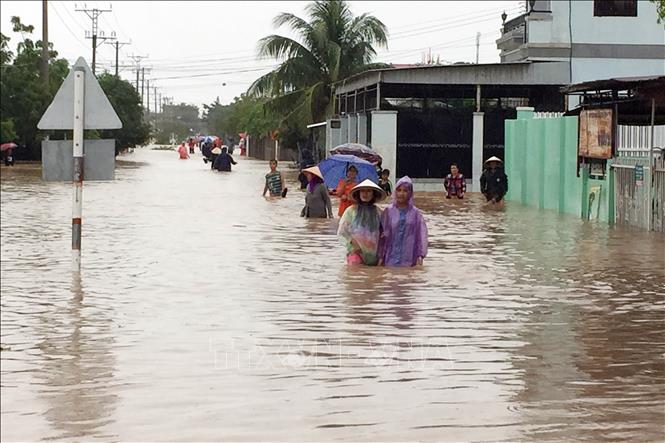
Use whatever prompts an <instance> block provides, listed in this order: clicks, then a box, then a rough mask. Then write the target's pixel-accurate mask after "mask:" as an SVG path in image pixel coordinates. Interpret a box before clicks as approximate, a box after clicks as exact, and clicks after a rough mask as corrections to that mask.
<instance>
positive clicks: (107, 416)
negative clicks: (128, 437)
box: [34, 273, 117, 439]
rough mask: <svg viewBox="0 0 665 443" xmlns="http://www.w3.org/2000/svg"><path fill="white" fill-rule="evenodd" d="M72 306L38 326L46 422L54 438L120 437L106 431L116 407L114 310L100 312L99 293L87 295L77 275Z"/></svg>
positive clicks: (38, 379)
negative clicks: (113, 350) (49, 425)
mask: <svg viewBox="0 0 665 443" xmlns="http://www.w3.org/2000/svg"><path fill="white" fill-rule="evenodd" d="M71 295H72V297H71V299H70V300H69V302H68V303H67V305H64V306H61V307H58V308H56V309H54V310H52V311H48V312H45V314H46V315H41V316H40V317H39V322H38V323H37V324H36V326H35V330H36V333H37V335H38V336H42V337H43V339H42V340H41V341H40V342H39V344H38V347H39V349H40V350H41V352H42V365H43V367H42V370H40V371H39V372H38V373H37V374H36V376H35V378H36V380H35V382H34V383H35V384H36V385H38V392H39V394H40V396H41V397H42V398H43V399H44V400H45V402H46V404H47V408H46V410H45V411H44V415H45V417H46V419H47V420H48V421H49V422H50V423H51V425H52V426H53V428H54V429H55V430H57V434H56V435H54V438H57V439H77V438H84V437H85V438H91V437H95V438H106V439H113V438H115V437H117V436H116V435H113V434H108V433H106V432H104V431H103V428H104V427H105V426H106V425H108V424H110V423H112V422H113V419H112V416H113V412H114V410H115V407H116V403H117V395H116V393H115V383H114V380H113V373H114V367H115V356H114V355H113V353H112V352H111V348H112V346H113V343H114V337H113V335H114V331H113V323H112V321H111V319H110V316H111V315H112V312H108V307H106V308H103V309H99V307H98V305H97V304H98V303H99V300H95V296H96V295H97V294H87V295H86V291H85V289H84V288H83V286H82V283H81V275H80V274H79V273H74V274H73V276H72V284H71Z"/></svg>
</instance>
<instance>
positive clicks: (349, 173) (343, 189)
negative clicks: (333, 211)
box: [335, 165, 358, 217]
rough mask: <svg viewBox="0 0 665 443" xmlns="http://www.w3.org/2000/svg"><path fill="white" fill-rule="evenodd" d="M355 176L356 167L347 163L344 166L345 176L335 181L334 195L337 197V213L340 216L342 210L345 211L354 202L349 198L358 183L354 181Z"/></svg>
mask: <svg viewBox="0 0 665 443" xmlns="http://www.w3.org/2000/svg"><path fill="white" fill-rule="evenodd" d="M357 176H358V168H356V167H355V166H354V165H349V166H348V167H347V168H346V177H345V178H343V179H341V180H340V181H339V183H337V190H336V191H335V195H337V196H338V197H339V211H337V215H339V216H340V217H341V216H342V215H344V211H346V209H347V208H349V207H350V206H352V205H353V203H354V202H353V200H352V199H351V198H350V193H351V191H352V190H353V189H354V187H355V186H356V185H357V184H358V182H357V181H356V177H357Z"/></svg>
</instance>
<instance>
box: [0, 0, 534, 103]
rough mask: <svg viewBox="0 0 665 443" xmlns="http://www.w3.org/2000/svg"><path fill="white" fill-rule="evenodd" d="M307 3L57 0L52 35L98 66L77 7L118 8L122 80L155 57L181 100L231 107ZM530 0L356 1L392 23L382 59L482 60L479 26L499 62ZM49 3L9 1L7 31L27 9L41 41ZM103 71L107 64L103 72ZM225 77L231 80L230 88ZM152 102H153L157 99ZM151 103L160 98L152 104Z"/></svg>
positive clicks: (104, 49) (165, 82)
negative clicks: (136, 59)
mask: <svg viewBox="0 0 665 443" xmlns="http://www.w3.org/2000/svg"><path fill="white" fill-rule="evenodd" d="M307 3H308V2H302V1H282V2H278V1H275V2H212V1H210V2H184V1H180V2H176V1H174V2H141V1H114V2H96V1H82V2H78V1H77V2H69V1H67V2H65V1H52V0H49V2H48V4H49V40H50V41H51V42H53V43H54V45H55V49H56V50H57V51H58V52H59V53H60V56H61V57H65V58H67V59H68V60H69V61H70V63H71V62H73V61H74V60H75V59H76V58H77V57H79V56H83V57H85V59H86V60H87V61H88V63H90V62H91V59H92V54H91V40H90V39H86V38H85V31H86V30H90V29H91V20H90V18H88V16H87V15H85V14H84V13H83V12H76V11H75V5H76V6H78V8H83V6H84V4H85V5H86V6H87V8H88V9H92V8H93V7H97V8H99V9H109V5H112V12H105V13H103V14H102V15H101V16H100V20H99V30H100V31H104V33H105V35H107V36H108V35H110V34H111V32H112V31H114V32H115V33H116V35H117V37H118V38H119V40H120V41H122V42H128V41H130V39H131V41H132V44H131V45H127V46H125V47H123V48H122V49H121V50H120V65H121V66H123V65H126V66H128V67H125V68H122V70H121V76H122V77H123V78H125V79H127V80H131V81H132V82H134V81H135V78H136V77H135V73H134V71H133V69H134V68H132V67H129V65H131V64H132V63H133V62H132V60H131V59H130V58H129V56H130V55H132V54H135V55H148V56H149V57H148V58H147V59H145V60H144V61H143V62H142V66H145V67H146V69H147V68H150V71H149V72H147V73H146V79H150V83H151V84H156V85H157V86H158V87H159V88H160V92H162V93H163V94H164V95H165V96H171V97H173V100H174V101H175V102H178V103H179V102H186V103H191V104H195V105H197V106H201V104H203V103H210V102H212V101H214V100H215V97H217V96H219V99H220V101H221V102H222V103H228V102H230V101H232V100H233V98H234V97H235V96H238V95H240V94H241V93H242V92H244V91H245V90H246V89H247V87H248V86H249V84H250V83H251V82H252V81H253V80H254V79H256V78H257V77H259V76H260V75H262V74H263V73H265V72H268V70H269V69H270V67H271V66H274V65H275V64H276V62H275V61H273V60H257V58H256V44H257V42H258V40H259V39H260V38H262V37H265V36H266V35H269V34H273V33H279V34H282V35H289V34H288V32H287V29H286V28H281V29H279V30H276V29H275V28H274V27H273V26H272V19H273V18H274V17H275V16H276V15H277V14H279V13H280V12H291V13H294V14H296V15H299V16H301V17H303V18H305V17H306V16H305V14H304V7H305V5H307ZM523 4H524V2H523V1H517V0H511V1H439V2H427V1H426V2H420V1H408V2H406V1H403V2H398V1H394V2H390V1H351V2H350V5H351V9H352V11H353V13H354V14H362V13H365V12H368V13H371V14H373V15H375V16H376V17H378V18H379V19H380V20H382V21H383V22H384V23H385V24H386V26H387V27H388V31H389V33H390V40H389V45H388V50H385V49H379V50H378V52H379V57H378V60H379V61H384V62H392V63H419V62H421V61H422V59H423V56H424V54H425V53H426V52H427V51H428V48H431V52H432V55H433V58H435V59H436V57H437V56H439V57H440V59H441V61H451V62H455V61H467V62H471V61H474V60H475V39H476V32H480V33H481V39H480V62H481V63H490V62H498V61H499V55H498V54H499V53H498V51H497V49H496V45H495V43H494V41H495V40H496V38H497V37H498V35H499V28H500V26H501V17H500V16H501V12H502V11H503V10H505V11H506V13H507V14H508V17H509V18H510V17H514V16H516V15H518V14H519V11H520V10H523ZM41 9H42V2H41V1H20V2H19V1H2V2H0V17H2V19H1V20H0V30H1V31H2V33H3V34H5V35H8V36H10V37H11V39H12V40H11V42H10V46H11V47H12V48H15V46H16V44H17V43H18V42H19V41H20V39H21V36H20V34H15V33H13V32H12V31H11V23H10V19H11V17H12V16H13V15H18V16H19V17H21V20H22V22H23V23H25V24H32V25H34V26H35V34H34V37H33V38H34V39H35V40H38V39H41V32H42V26H41V23H42V21H41V20H42V19H41ZM97 60H98V64H99V65H100V67H101V69H108V70H109V71H111V72H113V70H114V63H115V62H114V60H115V49H114V48H113V47H112V46H111V45H109V44H102V45H101V46H100V47H99V49H98V53H97ZM98 71H100V69H98ZM222 83H226V86H222ZM151 102H152V100H151ZM151 106H152V104H151Z"/></svg>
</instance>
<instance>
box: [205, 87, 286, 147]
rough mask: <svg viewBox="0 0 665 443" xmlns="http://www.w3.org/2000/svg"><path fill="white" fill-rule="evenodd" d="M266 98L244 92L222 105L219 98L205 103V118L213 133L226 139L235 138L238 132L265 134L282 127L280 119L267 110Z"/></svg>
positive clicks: (256, 134) (254, 134)
mask: <svg viewBox="0 0 665 443" xmlns="http://www.w3.org/2000/svg"><path fill="white" fill-rule="evenodd" d="M264 104H265V99H258V98H254V97H250V96H248V95H247V94H242V95H241V96H240V97H236V98H235V99H234V101H233V103H231V104H228V105H222V104H221V103H220V102H219V99H217V100H215V101H214V102H213V103H211V104H210V105H203V108H204V120H205V121H206V123H207V125H208V130H209V131H210V132H211V133H214V134H219V135H220V136H221V137H222V138H224V139H225V140H229V139H231V140H235V139H236V137H237V134H239V133H241V132H246V133H248V134H251V135H253V136H265V135H268V134H269V133H270V132H272V131H274V130H277V129H278V128H279V127H280V121H279V119H276V118H274V116H271V115H270V114H268V113H266V112H265V109H264Z"/></svg>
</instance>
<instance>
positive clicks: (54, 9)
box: [48, 2, 88, 48]
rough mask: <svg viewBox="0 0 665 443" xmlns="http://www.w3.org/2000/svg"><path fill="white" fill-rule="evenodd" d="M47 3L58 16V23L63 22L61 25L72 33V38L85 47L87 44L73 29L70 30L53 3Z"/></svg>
mask: <svg viewBox="0 0 665 443" xmlns="http://www.w3.org/2000/svg"><path fill="white" fill-rule="evenodd" d="M48 5H49V6H51V7H52V9H53V12H55V15H57V16H58V19H59V20H60V23H62V24H63V26H64V27H65V29H66V30H67V32H69V33H70V34H71V35H72V37H74V39H76V41H77V42H79V43H80V44H81V45H82V46H83V47H84V48H87V47H88V45H86V44H85V42H84V41H83V40H81V39H80V38H79V37H78V36H77V35H76V34H74V31H72V29H71V28H70V27H69V26H67V22H65V20H64V19H63V18H62V16H61V15H60V13H59V12H58V10H57V9H56V7H55V3H53V2H49V3H48Z"/></svg>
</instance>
